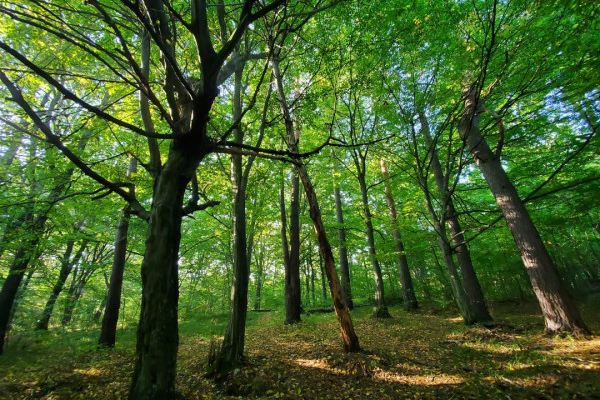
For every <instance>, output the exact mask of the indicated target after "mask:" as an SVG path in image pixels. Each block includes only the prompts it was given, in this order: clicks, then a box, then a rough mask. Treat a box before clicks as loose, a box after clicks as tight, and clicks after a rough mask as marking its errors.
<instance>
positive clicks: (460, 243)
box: [419, 112, 492, 322]
mask: <svg viewBox="0 0 600 400" xmlns="http://www.w3.org/2000/svg"><path fill="white" fill-rule="evenodd" d="M419 120H420V122H421V126H422V129H423V133H424V135H425V142H426V144H427V146H429V156H430V161H431V164H430V165H431V170H432V171H433V175H434V178H435V183H436V187H437V190H438V193H439V195H440V198H441V199H442V200H441V201H442V204H445V208H444V220H445V221H446V224H448V229H449V231H450V237H451V238H452V239H451V240H452V244H453V246H454V251H455V252H456V260H457V261H458V266H459V268H460V273H461V275H462V278H463V284H464V288H465V292H466V294H467V297H468V298H469V301H470V302H471V309H472V313H473V315H474V319H475V322H488V321H491V320H492V317H491V315H490V313H489V311H488V309H487V305H486V302H485V298H484V296H483V290H481V285H480V284H479V279H477V275H476V274H475V269H474V268H473V262H472V261H471V254H470V252H469V248H468V247H467V244H466V243H465V237H464V234H463V231H462V228H461V226H460V222H459V221H458V217H457V213H456V209H455V208H454V202H453V201H452V197H451V193H449V192H448V185H447V181H446V179H445V176H444V172H443V171H442V165H441V163H440V159H439V157H438V154H437V150H436V148H435V145H434V143H433V140H432V139H431V133H430V130H429V122H428V121H427V118H426V117H425V114H424V113H422V112H421V113H419Z"/></svg>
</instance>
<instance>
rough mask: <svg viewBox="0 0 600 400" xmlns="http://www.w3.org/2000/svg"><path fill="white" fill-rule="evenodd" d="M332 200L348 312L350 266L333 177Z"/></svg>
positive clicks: (350, 301)
mask: <svg viewBox="0 0 600 400" xmlns="http://www.w3.org/2000/svg"><path fill="white" fill-rule="evenodd" d="M333 198H334V201H335V218H336V222H337V224H338V228H337V232H338V240H339V242H340V244H339V256H340V275H341V282H342V294H343V295H344V300H345V301H346V305H347V306H348V309H349V310H352V309H353V308H354V302H353V301H352V289H351V285H350V264H349V263H348V248H347V246H346V228H345V227H344V212H343V210H342V196H341V195H340V188H339V187H338V185H337V179H336V177H335V168H334V177H333Z"/></svg>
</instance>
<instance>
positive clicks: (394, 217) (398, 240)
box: [379, 157, 419, 311]
mask: <svg viewBox="0 0 600 400" xmlns="http://www.w3.org/2000/svg"><path fill="white" fill-rule="evenodd" d="M379 165H380V166H381V174H382V175H383V181H384V184H385V199H386V201H387V205H388V211H389V214H390V222H391V223H392V227H393V229H394V232H393V234H394V247H395V250H396V253H397V254H398V272H399V273H400V283H401V284H402V298H403V300H404V309H405V310H406V311H410V310H415V309H417V308H419V303H418V302H417V298H416V296H415V290H414V288H413V284H412V279H411V277H410V270H409V269H408V259H407V258H406V252H405V251H404V242H403V241H402V235H401V234H400V229H399V228H398V213H397V212H396V205H395V204H394V197H393V196H392V188H391V185H390V174H389V173H388V170H387V166H386V165H385V160H384V159H383V157H381V159H380V161H379Z"/></svg>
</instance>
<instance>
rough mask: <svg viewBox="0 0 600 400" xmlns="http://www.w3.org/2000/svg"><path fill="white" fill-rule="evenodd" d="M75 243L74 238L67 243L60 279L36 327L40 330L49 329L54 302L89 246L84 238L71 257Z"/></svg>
mask: <svg viewBox="0 0 600 400" xmlns="http://www.w3.org/2000/svg"><path fill="white" fill-rule="evenodd" d="M74 244H75V241H74V240H70V241H69V242H68V243H67V249H66V250H65V254H64V255H63V259H62V261H61V268H60V273H59V276H58V280H57V281H56V283H55V284H54V287H53V288H52V293H51V294H50V297H49V298H48V301H47V302H46V306H45V307H44V311H43V312H42V317H41V318H40V320H39V321H37V323H36V325H35V329H39V330H48V323H49V322H50V317H51V316H52V312H53V310H54V304H56V300H57V299H58V296H59V295H60V294H61V292H62V291H63V289H64V287H65V282H66V281H67V278H68V277H69V274H70V273H71V271H72V270H73V266H74V265H75V264H77V263H78V262H79V260H80V259H81V256H82V255H83V252H84V251H85V248H86V247H87V244H88V243H87V240H84V241H83V243H82V244H81V247H80V248H79V250H78V251H77V253H76V254H75V257H73V259H71V252H72V251H73V246H74Z"/></svg>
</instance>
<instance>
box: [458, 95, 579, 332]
mask: <svg viewBox="0 0 600 400" xmlns="http://www.w3.org/2000/svg"><path fill="white" fill-rule="evenodd" d="M478 96H479V94H478V92H477V90H476V87H475V86H474V85H473V86H472V87H471V88H469V90H468V92H467V93H466V97H465V111H464V114H463V116H462V118H461V121H460V124H459V133H460V136H461V138H462V139H463V140H464V141H465V143H466V144H467V146H468V148H469V151H470V152H471V154H473V157H474V158H475V161H476V162H477V165H478V166H479V169H480V170H481V172H482V174H483V177H484V178H485V180H486V182H487V184H488V186H489V188H490V190H491V192H492V194H493V195H494V198H495V199H496V204H497V205H498V207H499V208H500V210H501V211H502V214H503V215H504V219H505V220H506V223H507V225H508V228H509V229H510V232H511V234H512V235H513V239H514V240H515V243H516V245H517V247H518V248H519V250H520V252H521V259H522V260H523V263H524V264H525V268H526V270H527V274H528V275H529V279H530V281H531V285H532V286H533V291H534V292H535V295H536V296H537V299H538V301H539V303H540V308H541V309H542V313H543V315H544V319H545V322H546V332H547V333H549V334H555V333H561V332H571V333H574V334H578V333H588V332H589V329H588V328H587V326H586V325H585V323H584V322H583V319H582V318H581V315H580V314H579V311H578V309H577V306H576V304H575V301H574V300H573V299H572V298H571V297H570V296H569V294H568V292H567V291H566V289H565V288H564V286H563V285H562V283H561V282H560V279H559V277H558V274H557V273H556V269H555V266H554V263H553V262H552V259H551V258H550V255H549V254H548V251H547V249H546V247H545V246H544V243H543V242H542V239H541V238H540V235H539V233H538V231H537V229H536V227H535V225H534V224H533V221H532V220H531V217H530V215H529V212H528V211H527V209H526V208H525V206H524V205H523V202H522V201H521V199H520V198H519V195H518V193H517V191H516V189H515V187H514V186H513V184H512V182H511V181H510V179H509V178H508V175H507V174H506V172H505V171H504V169H503V168H502V164H501V163H500V158H499V155H497V154H495V153H493V152H492V150H491V149H490V147H489V146H488V144H487V141H486V140H485V139H484V138H483V136H482V135H481V133H480V131H479V113H480V112H481V109H482V108H483V107H482V106H481V104H480V103H479V101H478Z"/></svg>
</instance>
